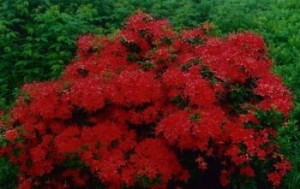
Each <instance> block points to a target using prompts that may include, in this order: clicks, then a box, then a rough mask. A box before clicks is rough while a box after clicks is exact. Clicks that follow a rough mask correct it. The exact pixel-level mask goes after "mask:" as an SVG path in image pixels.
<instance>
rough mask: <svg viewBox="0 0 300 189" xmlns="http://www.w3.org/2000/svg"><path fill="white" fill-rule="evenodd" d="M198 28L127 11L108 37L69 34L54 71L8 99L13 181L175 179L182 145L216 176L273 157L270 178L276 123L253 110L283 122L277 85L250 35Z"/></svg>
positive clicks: (78, 183) (164, 182) (60, 183)
mask: <svg viewBox="0 0 300 189" xmlns="http://www.w3.org/2000/svg"><path fill="white" fill-rule="evenodd" d="M207 29H208V26H207V25H204V27H203V28H198V29H193V30H187V31H182V32H181V33H176V32H174V31H173V30H172V28H171V26H170V25H169V23H168V22H167V21H166V20H154V19H153V18H152V17H151V16H150V15H147V14H144V13H137V14H135V15H133V16H131V17H130V18H129V20H128V22H127V23H126V25H125V28H123V29H122V30H121V31H120V32H119V33H117V34H116V35H115V36H113V37H98V36H93V35H87V36H83V37H82V38H80V39H79V41H78V44H77V45H78V51H77V52H78V56H77V57H76V58H75V59H74V61H73V63H72V64H71V65H69V66H68V67H67V68H66V71H65V72H64V74H63V75H62V76H61V77H60V78H59V79H57V80H54V81H49V82H42V83H32V84H26V85H25V86H24V87H23V89H22V90H23V92H22V94H21V95H20V97H19V99H18V102H17V104H16V105H15V106H14V107H13V108H12V110H11V111H10V119H9V121H8V122H7V123H6V127H7V129H8V130H7V131H6V132H5V133H4V137H5V138H6V139H7V140H8V141H9V145H8V146H6V147H3V148H5V149H2V151H1V152H2V153H4V152H5V154H6V155H7V156H8V157H9V158H10V160H11V161H12V162H13V163H15V164H17V165H18V166H19V167H20V173H19V188H20V189H26V188H31V187H38V188H40V187H43V188H88V187H90V185H89V184H93V183H94V184H95V183H100V182H101V183H102V184H104V185H105V186H106V187H107V188H121V187H132V186H136V187H142V186H144V185H145V184H147V187H152V188H166V187H167V186H168V184H170V182H172V183H173V184H174V183H175V184H176V185H177V186H179V185H180V184H182V183H184V182H187V181H188V179H189V177H190V176H193V175H190V173H189V171H190V170H189V167H188V166H186V165H185V164H184V162H186V161H184V159H185V158H187V157H190V156H185V152H187V151H189V152H193V154H195V159H189V160H188V161H189V162H193V161H194V163H195V165H196V167H198V169H199V170H198V171H200V172H201V171H202V172H205V171H206V170H209V169H210V166H211V165H210V164H209V159H214V160H217V161H219V162H220V167H221V168H220V170H219V173H218V174H219V175H220V183H221V184H222V185H223V186H226V185H228V184H229V183H230V180H231V176H232V175H233V174H236V173H238V174H240V175H243V176H246V177H249V178H251V177H255V176H256V173H257V171H260V170H257V169H256V167H255V166H254V165H255V164H254V163H253V162H255V161H262V162H264V161H269V162H271V163H273V164H274V166H273V167H272V166H271V167H270V168H269V173H270V174H269V175H268V180H269V181H270V182H271V183H272V184H273V185H274V186H275V187H276V186H279V184H280V181H281V178H282V177H283V176H284V175H285V173H286V171H287V170H289V169H290V165H289V163H288V162H287V161H286V160H285V158H284V157H283V156H282V155H280V154H278V153H277V151H276V150H277V146H276V145H275V144H274V143H272V140H271V139H273V138H274V137H276V129H275V125H274V124H277V123H274V124H273V123H271V124H266V121H265V120H264V119H265V118H264V117H263V118H262V116H259V112H263V113H264V114H270V115H271V112H279V113H281V114H282V116H283V122H284V120H285V118H286V116H287V115H288V113H289V112H290V110H291V108H292V101H291V96H290V94H289V91H288V90H287V88H286V87H285V86H283V84H282V82H281V80H280V78H279V77H277V76H275V75H274V74H273V73H272V72H271V71H270V67H271V61H270V60H269V59H268V58H267V56H266V46H265V43H264V42H263V40H262V39H261V38H260V37H259V36H257V35H254V34H251V33H242V34H235V35H230V36H229V37H228V38H226V39H221V38H217V37H211V36H209V35H207V32H208V31H207ZM276 115H278V114H276ZM265 117H267V116H265ZM269 117H270V116H269ZM268 119H271V120H270V121H271V122H272V120H273V119H272V116H271V118H268ZM282 124H283V123H282ZM7 149H11V150H7ZM9 151H11V152H12V153H8V152H9ZM278 157H280V158H278ZM266 177H267V176H266Z"/></svg>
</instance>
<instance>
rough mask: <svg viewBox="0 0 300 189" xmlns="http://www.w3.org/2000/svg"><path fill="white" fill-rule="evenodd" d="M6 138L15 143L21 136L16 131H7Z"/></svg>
mask: <svg viewBox="0 0 300 189" xmlns="http://www.w3.org/2000/svg"><path fill="white" fill-rule="evenodd" d="M4 137H5V138H6V139H7V140H9V141H10V142H13V141H15V140H16V139H17V138H18V137H19V134H18V132H17V130H16V129H10V130H7V131H5V133H4Z"/></svg>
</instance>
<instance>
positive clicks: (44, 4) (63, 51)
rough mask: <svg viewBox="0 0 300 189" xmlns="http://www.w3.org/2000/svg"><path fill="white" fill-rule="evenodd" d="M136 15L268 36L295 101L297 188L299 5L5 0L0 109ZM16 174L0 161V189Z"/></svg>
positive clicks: (286, 141) (289, 143) (271, 0)
mask: <svg viewBox="0 0 300 189" xmlns="http://www.w3.org/2000/svg"><path fill="white" fill-rule="evenodd" d="M137 10H142V11H145V12H147V13H150V14H152V15H153V16H154V17H156V18H167V19H169V20H170V22H171V23H172V25H173V27H174V28H175V29H176V30H181V29H183V28H189V27H196V26H199V25H200V24H201V23H202V22H212V23H213V25H214V30H213V32H214V33H215V34H217V35H220V36H224V37H226V35H228V34H229V33H233V32H240V31H252V32H255V33H258V34H260V35H262V36H263V37H264V38H265V40H266V43H267V45H268V46H269V54H270V57H271V58H272V59H273V60H274V64H275V66H274V71H275V72H276V73H277V74H279V75H281V76H282V77H283V80H284V82H285V84H286V85H287V86H288V87H289V88H290V90H291V91H292V93H293V95H294V102H295V109H294V111H293V112H292V114H291V116H290V117H291V118H290V121H289V123H288V127H283V128H282V129H281V130H280V131H279V137H278V143H280V144H281V145H282V148H281V150H282V152H283V153H284V154H285V155H286V156H287V157H288V159H289V160H290V161H291V162H292V163H293V170H292V171H291V172H290V173H289V174H288V176H287V177H285V180H284V183H283V185H282V188H290V189H294V188H295V189H297V188H300V131H299V125H300V122H299V121H300V99H299V97H300V1H299V0H183V1H177V0H164V1H162V0H63V1H60V0H0V107H1V108H2V109H4V110H8V109H9V107H10V106H11V105H12V104H13V103H14V100H15V97H16V96H17V95H18V89H19V87H20V86H22V84H24V83H25V82H32V81H43V80H49V79H54V78H56V77H58V76H59V75H60V74H61V72H62V71H63V69H64V67H65V66H66V65H67V64H68V63H70V61H71V60H72V57H74V55H75V51H76V48H75V42H76V39H78V37H79V36H80V35H82V34H86V33H96V34H111V33H114V32H116V31H117V30H118V29H119V28H120V27H121V26H122V24H123V23H124V21H125V19H126V17H127V16H128V15H130V14H132V13H134V12H135V11H137ZM0 142H1V137H0ZM15 170H16V169H15V168H14V167H12V166H11V165H9V164H8V163H7V161H6V160H5V159H3V158H2V159H0V188H1V189H6V188H7V189H8V188H9V189H10V188H14V185H15V182H16V178H15V176H14V175H15ZM249 188H253V186H252V187H251V186H249Z"/></svg>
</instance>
